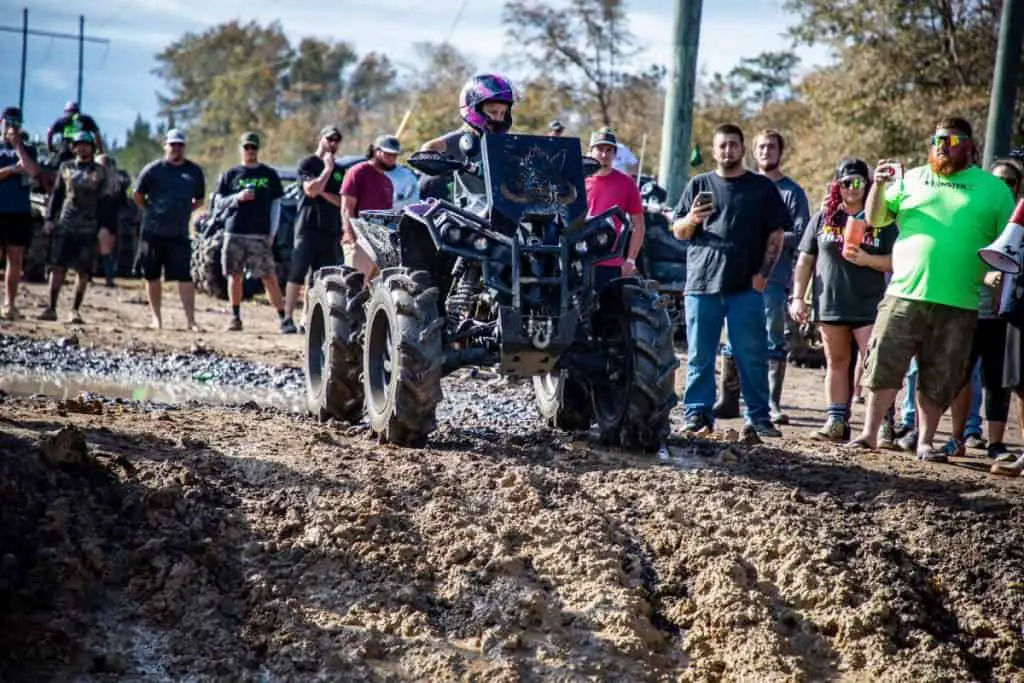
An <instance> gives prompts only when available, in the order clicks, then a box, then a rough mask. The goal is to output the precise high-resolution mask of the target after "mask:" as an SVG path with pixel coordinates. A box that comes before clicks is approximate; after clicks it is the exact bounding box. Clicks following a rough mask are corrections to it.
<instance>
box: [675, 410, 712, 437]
mask: <svg viewBox="0 0 1024 683" xmlns="http://www.w3.org/2000/svg"><path fill="white" fill-rule="evenodd" d="M714 428H715V425H714V424H713V423H712V422H711V420H709V419H708V418H707V417H705V416H704V415H694V416H692V417H688V418H686V422H684V423H683V431H684V432H686V433H688V434H696V433H697V432H702V431H705V430H706V431H709V432H710V431H712V430H714Z"/></svg>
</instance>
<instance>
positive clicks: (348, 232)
mask: <svg viewBox="0 0 1024 683" xmlns="http://www.w3.org/2000/svg"><path fill="white" fill-rule="evenodd" d="M357 201H358V200H357V199H356V198H355V197H354V196H352V195H350V194H343V195H341V234H342V235H344V236H345V237H346V238H349V239H352V238H354V237H355V233H354V232H353V231H352V218H353V217H354V216H355V215H356V205H357Z"/></svg>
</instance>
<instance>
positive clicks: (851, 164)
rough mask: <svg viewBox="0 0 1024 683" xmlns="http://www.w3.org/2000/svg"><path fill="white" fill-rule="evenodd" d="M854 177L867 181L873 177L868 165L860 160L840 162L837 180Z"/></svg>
mask: <svg viewBox="0 0 1024 683" xmlns="http://www.w3.org/2000/svg"><path fill="white" fill-rule="evenodd" d="M853 175H857V176H860V177H861V178H864V179H865V180H867V179H868V178H870V177H871V174H870V172H869V171H868V165H867V164H866V163H865V162H863V161H861V160H860V159H843V160H842V161H840V162H839V167H838V168H837V169H836V180H842V179H843V178H849V177H850V176H853Z"/></svg>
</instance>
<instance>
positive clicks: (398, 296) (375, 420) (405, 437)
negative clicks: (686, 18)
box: [363, 268, 444, 447]
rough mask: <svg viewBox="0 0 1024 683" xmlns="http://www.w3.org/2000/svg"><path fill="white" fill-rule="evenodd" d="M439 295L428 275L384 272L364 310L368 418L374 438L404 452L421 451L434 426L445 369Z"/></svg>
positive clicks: (420, 272) (422, 273)
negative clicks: (442, 372)
mask: <svg viewBox="0 0 1024 683" xmlns="http://www.w3.org/2000/svg"><path fill="white" fill-rule="evenodd" d="M438 295H439V292H438V289H437V287H435V286H433V285H432V284H431V282H430V275H429V273H427V272H425V271H410V270H408V269H406V268H385V269H384V270H383V271H382V272H381V274H380V275H379V276H378V277H377V278H375V279H374V281H373V285H372V286H371V291H370V300H369V303H367V305H366V335H365V337H364V343H363V391H364V392H365V395H366V413H367V416H368V417H369V420H370V426H371V427H372V428H373V431H374V432H376V433H377V434H378V435H379V436H380V437H381V438H383V439H384V440H385V441H389V442H391V443H394V444H398V445H400V446H413V447H420V446H422V445H423V444H424V443H425V442H426V440H427V436H428V435H429V434H430V432H432V431H433V430H434V428H435V426H436V418H435V411H436V409H437V404H438V403H440V402H441V397H442V394H441V368H442V365H443V364H444V350H443V347H442V343H441V331H442V327H443V326H444V319H443V318H441V317H439V315H438V306H437V300H438Z"/></svg>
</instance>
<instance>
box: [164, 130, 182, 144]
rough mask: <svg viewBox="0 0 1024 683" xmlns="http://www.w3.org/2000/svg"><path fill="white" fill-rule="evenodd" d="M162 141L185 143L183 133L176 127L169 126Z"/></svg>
mask: <svg viewBox="0 0 1024 683" xmlns="http://www.w3.org/2000/svg"><path fill="white" fill-rule="evenodd" d="M164 141H165V142H166V143H167V144H178V143H180V144H182V145H184V144H185V133H183V132H182V131H180V130H178V129H177V128H171V129H170V130H169V131H167V135H166V136H165V137H164Z"/></svg>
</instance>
